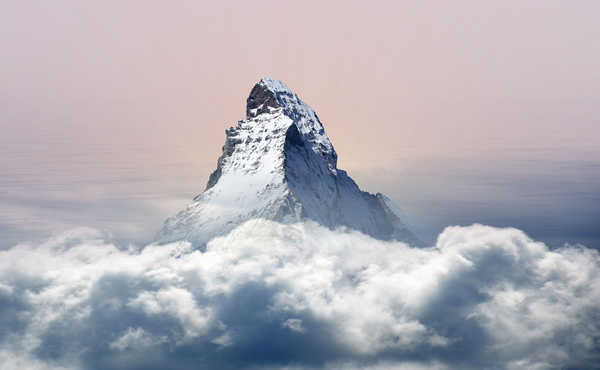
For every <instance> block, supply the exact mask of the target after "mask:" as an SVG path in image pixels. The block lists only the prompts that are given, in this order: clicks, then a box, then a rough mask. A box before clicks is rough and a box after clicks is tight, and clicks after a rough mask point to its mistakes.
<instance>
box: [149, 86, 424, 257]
mask: <svg viewBox="0 0 600 370" xmlns="http://www.w3.org/2000/svg"><path fill="white" fill-rule="evenodd" d="M246 115H247V117H246V118H245V119H243V120H241V121H239V122H238V124H237V126H236V127H231V128H229V129H227V130H226V140H225V145H224V146H223V153H222V155H221V157H220V158H219V160H218V162H217V169H216V170H215V171H214V172H213V173H212V174H211V175H210V178H209V181H208V184H207V185H206V189H205V190H204V192H203V193H201V194H199V195H198V196H196V197H195V198H194V202H193V203H191V204H190V205H188V206H187V208H185V209H184V210H182V211H181V212H179V213H178V214H176V215H175V216H173V217H170V218H168V219H167V220H166V221H165V224H164V226H163V228H162V230H161V231H160V232H159V234H158V236H157V241H158V242H170V241H175V240H182V239H185V240H189V241H191V242H192V243H193V244H194V245H196V246H199V247H201V246H203V245H204V244H205V243H206V242H207V241H208V240H210V239H212V238H213V237H214V236H217V235H222V234H225V233H227V232H229V231H231V230H232V229H233V228H235V227H236V226H238V225H240V224H241V223H243V222H245V221H247V220H249V219H252V218H266V219H270V220H275V221H279V222H283V223H292V222H297V221H300V220H304V219H311V220H314V221H316V222H318V223H319V224H321V225H324V226H326V227H329V228H334V227H338V226H346V227H349V228H352V229H356V230H359V231H361V232H363V233H365V234H369V235H371V236H373V237H375V238H377V239H383V240H392V239H396V240H401V241H406V242H409V243H411V244H419V242H418V240H417V239H416V238H415V237H414V235H413V234H412V233H411V232H410V231H409V230H408V229H407V228H406V227H405V226H404V224H403V223H402V222H401V220H400V218H399V217H398V215H397V212H395V211H394V209H395V208H396V206H395V205H393V203H392V202H391V200H390V199H388V198H387V197H385V196H384V195H382V194H377V195H373V194H370V193H367V192H363V191H361V190H360V189H359V188H358V186H357V185H356V183H355V182H354V181H353V180H352V179H351V178H350V177H349V176H348V175H347V174H346V172H345V171H343V170H340V169H338V168H337V154H336V152H335V150H334V149H333V146H332V145H331V142H330V141H329V138H328V137H327V135H326V134H325V130H324V129H323V125H322V124H321V121H320V120H319V118H318V117H317V115H316V114H315V112H314V111H313V110H312V109H311V108H310V107H309V106H308V105H306V104H304V103H303V102H302V101H301V100H300V99H299V98H298V96H297V95H296V94H294V93H293V92H292V91H291V90H290V89H289V88H288V87H287V86H285V85H284V84H283V83H282V82H280V81H277V80H273V79H270V78H263V79H261V80H260V81H259V82H258V83H257V84H256V85H255V86H254V88H253V89H252V91H251V92H250V95H249V97H248V99H247V107H246Z"/></svg>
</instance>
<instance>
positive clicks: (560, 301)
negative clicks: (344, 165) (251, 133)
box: [0, 220, 600, 370]
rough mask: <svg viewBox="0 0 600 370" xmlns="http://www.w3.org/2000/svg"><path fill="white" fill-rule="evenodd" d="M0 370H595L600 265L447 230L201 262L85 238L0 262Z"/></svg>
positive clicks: (244, 248) (238, 238)
mask: <svg viewBox="0 0 600 370" xmlns="http://www.w3.org/2000/svg"><path fill="white" fill-rule="evenodd" d="M0 364H2V366H1V367H2V369H20V370H22V369H192V368H193V369H321V368H326V369H504V368H506V369H554V368H594V366H596V367H598V366H600V365H598V364H600V255H599V253H598V251H596V250H592V249H588V248H585V247H582V246H565V247H563V248H560V249H555V250H549V249H548V248H547V247H546V246H545V245H544V244H542V243H539V242H536V241H534V240H531V239H530V238H529V237H528V236H527V235H526V234H524V233H523V232H522V231H520V230H517V229H512V228H504V229H499V228H493V227H488V226H482V225H473V226H469V227H448V228H446V229H445V230H444V231H443V232H442V233H441V234H440V235H439V237H438V240H437V243H436V245H435V246H432V247H430V248H412V247H410V246H407V245H405V244H403V243H399V242H383V241H378V240H375V239H372V238H370V237H368V236H366V235H363V234H361V233H358V232H355V231H351V230H345V229H339V230H329V229H326V228H323V227H320V226H318V225H317V224H314V223H310V222H309V223H301V224H294V225H283V224H279V223H275V222H271V221H265V220H253V221H249V222H247V223H246V224H243V225H241V226H239V227H238V228H236V229H235V230H234V231H232V232H231V233H230V234H228V235H226V236H223V237H218V238H215V239H213V240H212V241H211V242H209V243H208V245H207V247H206V249H205V250H193V249H192V248H191V246H190V245H189V244H188V243H186V242H180V243H172V244H168V245H148V246H145V247H143V248H142V247H136V246H125V247H124V246H118V245H114V244H113V243H111V242H110V241H109V240H107V238H106V237H105V236H104V235H103V234H102V233H101V232H98V231H96V230H91V229H76V230H73V231H71V232H68V233H64V234H61V235H59V236H56V237H53V238H51V239H49V240H47V241H45V242H43V243H38V244H33V243H23V244H19V245H16V246H14V247H12V248H10V249H8V250H5V251H0Z"/></svg>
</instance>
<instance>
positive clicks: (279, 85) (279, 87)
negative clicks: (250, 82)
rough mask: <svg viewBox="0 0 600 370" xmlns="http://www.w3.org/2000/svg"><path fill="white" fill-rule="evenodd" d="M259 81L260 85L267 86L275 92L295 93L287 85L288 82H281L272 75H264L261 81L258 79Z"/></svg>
mask: <svg viewBox="0 0 600 370" xmlns="http://www.w3.org/2000/svg"><path fill="white" fill-rule="evenodd" d="M258 83H259V84H260V85H263V86H265V87H266V88H267V89H269V90H271V91H273V92H275V93H286V94H290V95H294V93H293V92H292V90H290V88H289V87H287V85H286V84H284V83H283V82H281V81H279V80H275V79H272V78H270V77H263V78H261V79H260V81H258Z"/></svg>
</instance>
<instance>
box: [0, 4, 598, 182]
mask: <svg viewBox="0 0 600 370" xmlns="http://www.w3.org/2000/svg"><path fill="white" fill-rule="evenodd" d="M598 14H600V3H599V2H597V1H576V2H567V1H550V0H543V1H541V0H540V1H498V2H494V3H492V2H487V1H486V2H482V1H435V2H422V1H374V2H365V1H359V2H358V1H343V2H323V1H316V2H315V1H296V2H287V1H252V2H249V1H236V2H229V3H226V2H215V1H211V2H201V1H169V2H166V1H95V2H87V1H86V2H82V1H52V2H49V1H13V2H4V3H3V5H2V11H1V12H0V44H1V45H2V47H1V48H0V66H1V68H0V77H1V81H2V83H1V84H0V125H2V131H3V135H2V136H1V138H0V144H1V145H3V146H5V148H6V147H11V146H15V147H17V146H18V147H23V146H29V147H31V148H32V149H35V148H40V153H41V154H40V155H42V156H48V155H52V153H53V152H60V151H65V150H66V151H68V150H74V149H73V148H80V149H81V148H84V149H81V150H90V151H94V150H97V151H98V153H97V158H98V160H99V161H116V160H118V161H124V162H125V163H128V161H129V162H131V165H132V166H136V165H139V163H136V161H141V162H144V163H146V165H148V166H151V162H152V158H153V156H160V157H161V158H171V157H173V158H174V159H175V158H178V159H180V160H188V161H190V163H191V162H193V163H195V164H196V166H198V168H202V169H204V168H206V171H209V170H210V169H212V167H214V162H215V160H216V157H217V156H218V153H219V151H220V147H221V145H222V143H223V140H224V133H223V130H224V129H225V128H226V127H229V126H231V125H234V124H235V123H236V121H237V120H238V119H241V118H242V117H243V113H244V106H245V98H246V96H247V94H248V92H249V90H250V88H251V87H252V85H253V84H254V83H255V82H256V81H257V80H258V79H259V78H260V77H261V76H270V77H273V78H277V79H280V80H283V81H284V82H285V83H286V84H287V85H288V86H290V88H292V89H293V90H294V91H296V92H297V93H298V95H299V96H300V97H301V98H302V99H303V100H305V101H306V102H307V103H309V104H310V105H311V106H312V107H313V108H314V109H315V110H316V111H317V112H318V114H319V116H320V118H321V119H322V121H323V122H324V124H325V128H326V130H327V132H328V134H329V136H330V138H331V139H332V141H333V143H334V145H335V146H336V149H337V151H338V153H339V154H340V159H341V165H342V166H344V167H346V168H349V169H360V168H364V167H373V166H375V167H383V168H385V167H386V166H393V165H396V162H397V160H398V158H414V157H444V156H448V155H456V154H457V153H462V154H464V155H466V156H469V155H477V156H480V155H485V153H488V152H492V151H493V152H495V153H506V152H510V151H511V150H513V149H515V148H520V149H522V148H532V149H535V148H539V147H543V148H546V149H547V148H556V149H557V153H558V154H560V152H561V150H563V149H568V150H569V151H570V153H572V152H573V151H574V152H575V153H577V148H590V147H598V146H599V145H600V129H599V128H598V127H599V126H598V120H599V117H600V68H599V67H598V66H600V47H598V40H600V25H599V24H600V23H599V22H598ZM97 148H102V149H97ZM107 148H108V149H107ZM78 150H79V149H78ZM140 151H141V152H145V155H143V156H139V155H137V154H139V152H140ZM107 153H108V154H107ZM136 153H137V154H136ZM570 155H573V154H570ZM574 155H577V154H574ZM395 161H396V162H395ZM207 174H208V173H206V175H207Z"/></svg>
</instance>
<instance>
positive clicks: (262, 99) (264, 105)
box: [246, 77, 295, 117]
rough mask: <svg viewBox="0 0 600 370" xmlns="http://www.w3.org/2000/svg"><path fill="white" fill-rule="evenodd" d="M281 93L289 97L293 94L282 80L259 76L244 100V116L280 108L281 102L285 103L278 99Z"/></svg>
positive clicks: (254, 115) (253, 115)
mask: <svg viewBox="0 0 600 370" xmlns="http://www.w3.org/2000/svg"><path fill="white" fill-rule="evenodd" d="M282 94H285V95H288V96H289V97H293V96H295V94H294V93H293V92H292V91H291V90H290V89H289V88H288V87H287V86H286V85H285V84H284V83H283V82H281V81H279V80H274V79H272V78H268V77H263V78H261V79H260V81H258V82H257V83H256V84H255V85H254V87H253V88H252V90H251V91H250V95H248V99H247V100H246V117H256V116H257V115H259V114H262V113H268V112H271V111H272V110H273V109H277V108H280V107H281V105H282V103H285V101H284V100H283V99H280V96H281V95H282Z"/></svg>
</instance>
